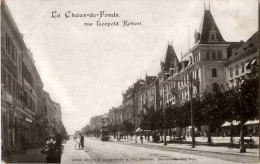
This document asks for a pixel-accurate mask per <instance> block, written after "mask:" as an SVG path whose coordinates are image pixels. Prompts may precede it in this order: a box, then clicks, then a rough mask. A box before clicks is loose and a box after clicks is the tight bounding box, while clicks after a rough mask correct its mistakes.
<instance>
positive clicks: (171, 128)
mask: <svg viewBox="0 0 260 164" xmlns="http://www.w3.org/2000/svg"><path fill="white" fill-rule="evenodd" d="M171 140H172V128H170V141H171Z"/></svg>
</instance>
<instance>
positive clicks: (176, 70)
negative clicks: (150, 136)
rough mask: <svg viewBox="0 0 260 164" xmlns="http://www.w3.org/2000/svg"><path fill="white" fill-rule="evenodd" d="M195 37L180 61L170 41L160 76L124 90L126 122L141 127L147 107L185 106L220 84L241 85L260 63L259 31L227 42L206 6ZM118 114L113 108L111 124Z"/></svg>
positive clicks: (147, 77) (222, 85) (223, 87)
mask: <svg viewBox="0 0 260 164" xmlns="http://www.w3.org/2000/svg"><path fill="white" fill-rule="evenodd" d="M194 38H195V43H194V45H193V46H192V47H191V48H190V49H189V50H188V51H187V52H186V53H184V54H180V56H181V59H180V60H179V59H178V57H177V55H176V53H175V51H174V48H173V45H171V44H169V45H168V47H167V51H166V55H165V58H164V61H161V63H160V64H161V70H160V72H159V73H158V77H156V76H146V78H145V80H141V79H140V80H138V81H137V82H136V83H134V84H133V85H132V86H131V87H129V88H128V89H127V90H126V91H125V92H124V93H123V103H122V108H121V114H122V121H128V122H131V123H133V124H134V125H136V127H137V126H138V125H139V124H140V118H141V112H142V111H144V112H145V109H148V108H150V107H154V109H160V108H161V107H164V106H166V105H170V104H171V105H172V104H175V105H178V106H181V105H183V104H184V103H185V102H186V101H189V100H191V96H192V97H193V98H197V99H200V98H202V96H203V94H204V93H206V92H215V91H216V89H217V86H221V87H222V89H223V90H226V89H227V88H228V87H232V86H239V85H240V84H241V83H242V82H243V78H244V77H245V75H246V74H247V73H249V72H251V68H252V66H253V65H258V64H259V59H258V54H259V45H258V32H256V33H255V34H254V35H253V36H252V37H250V38H249V39H248V40H247V41H246V42H243V41H239V42H227V41H225V39H224V38H223V37H222V34H221V32H220V30H219V28H218V26H217V24H216V22H215V20H214V18H213V15H212V14H211V11H210V9H206V8H205V9H204V15H203V17H202V21H201V24H200V27H199V29H198V31H197V30H195V33H194ZM162 109H163V108H162ZM116 114H118V112H115V111H114V110H111V111H109V118H110V119H111V123H117V121H116V119H117V118H119V117H117V116H116ZM255 122H257V121H255ZM258 122H259V121H258ZM248 124H249V123H248ZM250 124H251V123H250ZM204 128H205V127H204Z"/></svg>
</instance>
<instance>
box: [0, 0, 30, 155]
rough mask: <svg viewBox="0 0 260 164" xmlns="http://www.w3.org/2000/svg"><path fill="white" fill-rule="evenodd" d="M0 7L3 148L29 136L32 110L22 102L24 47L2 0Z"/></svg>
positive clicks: (5, 148) (27, 138)
mask: <svg viewBox="0 0 260 164" xmlns="http://www.w3.org/2000/svg"><path fill="white" fill-rule="evenodd" d="M1 9H2V10H1V18H2V19H1V27H2V28H1V84H2V85H1V95H2V96H1V109H2V110H1V114H2V117H1V118H2V119H1V120H2V124H1V125H2V127H1V132H2V141H3V142H2V143H3V148H4V151H12V150H13V149H17V148H21V147H23V146H24V145H23V143H25V142H26V141H28V140H29V138H30V137H29V135H28V134H30V132H28V130H29V126H30V127H31V126H32V119H33V114H34V113H33V111H32V110H26V109H25V108H26V105H25V104H23V98H24V97H23V93H22V92H23V65H22V63H23V62H22V61H23V56H24V55H25V54H26V53H27V48H26V46H25V43H24V41H23V37H22V35H21V34H20V32H19V30H18V28H17V26H16V24H15V21H14V19H13V17H12V15H11V13H10V11H9V9H8V7H7V5H6V3H5V2H4V1H3V3H2V6H1Z"/></svg>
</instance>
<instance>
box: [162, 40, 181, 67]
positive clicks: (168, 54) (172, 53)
mask: <svg viewBox="0 0 260 164" xmlns="http://www.w3.org/2000/svg"><path fill="white" fill-rule="evenodd" d="M175 59H177V61H178V58H177V55H176V53H175V51H174V49H173V46H172V45H168V48H167V52H166V55H165V58H164V66H163V68H162V71H169V68H170V64H171V61H174V60H175ZM178 62H179V61H178Z"/></svg>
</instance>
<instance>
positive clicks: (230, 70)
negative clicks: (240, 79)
mask: <svg viewBox="0 0 260 164" xmlns="http://www.w3.org/2000/svg"><path fill="white" fill-rule="evenodd" d="M229 76H230V77H231V78H232V77H233V68H229Z"/></svg>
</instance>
